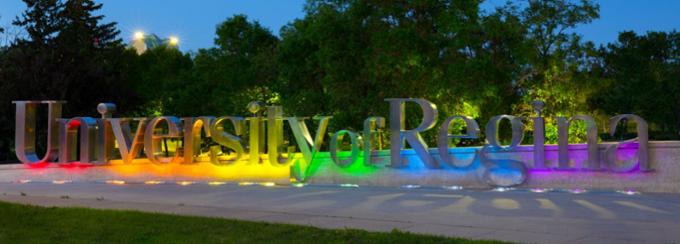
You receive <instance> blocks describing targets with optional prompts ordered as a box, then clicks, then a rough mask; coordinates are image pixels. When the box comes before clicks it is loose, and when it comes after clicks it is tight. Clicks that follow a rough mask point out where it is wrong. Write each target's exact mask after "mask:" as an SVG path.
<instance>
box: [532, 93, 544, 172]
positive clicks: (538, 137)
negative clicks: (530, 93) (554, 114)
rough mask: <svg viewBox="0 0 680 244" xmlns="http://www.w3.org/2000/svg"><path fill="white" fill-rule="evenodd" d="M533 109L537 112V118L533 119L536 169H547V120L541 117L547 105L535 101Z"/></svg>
mask: <svg viewBox="0 0 680 244" xmlns="http://www.w3.org/2000/svg"><path fill="white" fill-rule="evenodd" d="M531 107H532V108H533V109H534V112H536V117H533V118H531V119H532V120H533V122H534V133H533V136H534V148H533V151H534V169H545V118H543V117H542V116H541V112H542V111H543V108H545V103H544V102H543V101H540V100H535V101H533V102H531Z"/></svg>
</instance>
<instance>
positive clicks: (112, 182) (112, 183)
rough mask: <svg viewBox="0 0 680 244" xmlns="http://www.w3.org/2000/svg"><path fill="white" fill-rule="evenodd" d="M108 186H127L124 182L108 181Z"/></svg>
mask: <svg viewBox="0 0 680 244" xmlns="http://www.w3.org/2000/svg"><path fill="white" fill-rule="evenodd" d="M106 184H109V185H125V181H123V180H107V181H106Z"/></svg>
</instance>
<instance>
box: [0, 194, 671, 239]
mask: <svg viewBox="0 0 680 244" xmlns="http://www.w3.org/2000/svg"><path fill="white" fill-rule="evenodd" d="M0 193H2V195H0V200H2V201H10V202H18V203H29V204H35V205H42V206H85V207H92V208H106V209H137V210H142V211H153V212H163V213H176V214H185V215H198V216H217V217H225V218H233V219H242V220H251V221H267V222H280V223H292V224H305V225H313V226H317V227H322V228H359V229H367V230H372V231H390V230H392V229H394V228H397V229H400V230H404V231H410V232H417V233H429V234H437V235H449V236H460V237H467V238H474V239H497V240H506V241H516V242H527V243H644V242H649V243H680V195H669V194H640V195H625V194H621V193H616V192H587V193H581V194H574V193H568V192H546V193H535V192H530V191H526V190H515V191H506V192H494V191H472V190H470V191H468V190H458V191H450V190H443V189H429V188H418V189H400V188H384V187H359V188H341V187H335V186H306V187H303V188H295V187H288V186H284V187H279V186H275V187H264V186H260V185H254V186H238V185H229V184H227V185H219V186H213V185H207V184H205V183H202V184H198V183H196V184H192V185H184V186H182V185H177V184H170V183H166V184H159V185H145V184H125V185H113V184H105V183H94V182H93V183H67V184H53V183H39V182H31V183H24V184H20V183H0ZM66 196H68V197H66Z"/></svg>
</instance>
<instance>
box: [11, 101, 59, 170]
mask: <svg viewBox="0 0 680 244" xmlns="http://www.w3.org/2000/svg"><path fill="white" fill-rule="evenodd" d="M12 103H14V104H16V120H15V133H14V136H15V137H14V151H15V152H16V155H17V158H18V159H19V161H21V162H22V163H24V164H38V163H46V162H50V161H55V160H56V159H57V156H58V154H59V123H57V121H56V120H57V119H58V118H59V117H61V105H62V104H64V103H65V102H63V101H14V102H12ZM41 103H47V110H48V112H47V144H46V146H47V150H46V151H45V155H44V156H43V157H42V158H40V157H38V154H37V153H36V150H35V149H36V148H35V131H36V128H35V122H36V114H35V113H36V110H37V108H38V104H41Z"/></svg>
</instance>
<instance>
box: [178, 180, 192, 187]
mask: <svg viewBox="0 0 680 244" xmlns="http://www.w3.org/2000/svg"><path fill="white" fill-rule="evenodd" d="M177 184H178V185H180V186H188V185H191V184H194V182H193V181H178V182H177Z"/></svg>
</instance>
